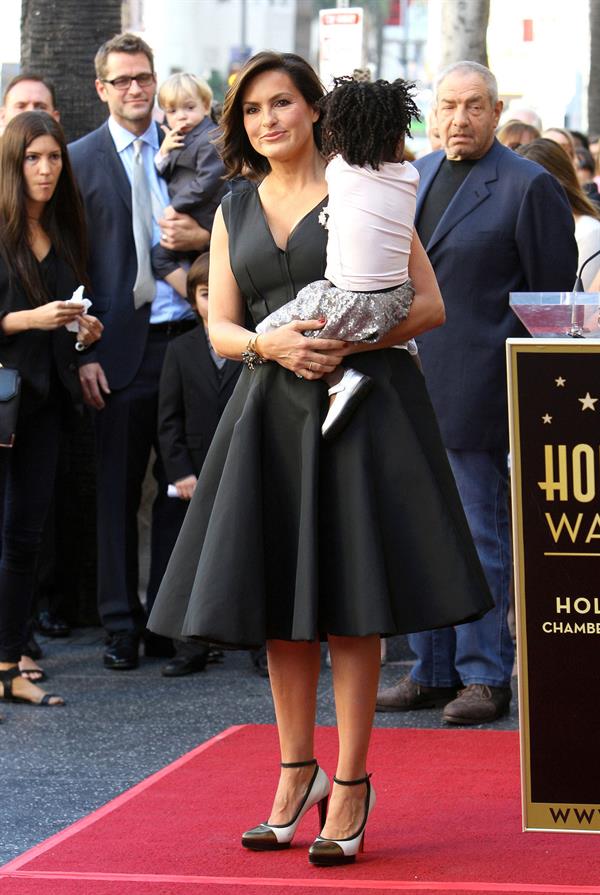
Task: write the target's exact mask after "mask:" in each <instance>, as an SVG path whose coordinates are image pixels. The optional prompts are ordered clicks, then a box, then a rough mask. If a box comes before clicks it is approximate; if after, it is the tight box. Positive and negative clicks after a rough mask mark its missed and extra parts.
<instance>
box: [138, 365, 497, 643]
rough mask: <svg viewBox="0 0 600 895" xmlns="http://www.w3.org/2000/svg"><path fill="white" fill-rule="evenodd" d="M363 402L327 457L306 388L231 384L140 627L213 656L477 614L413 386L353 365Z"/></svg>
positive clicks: (466, 555)
mask: <svg viewBox="0 0 600 895" xmlns="http://www.w3.org/2000/svg"><path fill="white" fill-rule="evenodd" d="M349 361H350V363H351V366H353V367H355V368H356V369H360V370H361V371H362V372H364V373H366V374H367V375H369V376H371V377H372V378H373V380H374V387H373V389H372V390H371V392H370V393H369V394H368V396H367V397H366V398H365V400H364V401H363V402H362V404H360V405H359V407H358V408H357V409H356V410H355V412H354V414H353V416H352V419H351V420H350V422H349V424H348V426H347V427H346V428H345V429H344V430H343V432H341V433H340V434H339V436H337V437H336V438H334V439H333V440H332V441H330V442H329V441H327V442H326V441H324V440H323V438H322V436H321V431H320V427H321V422H322V420H323V418H324V416H325V413H326V411H327V391H326V386H325V385H324V383H322V382H315V381H308V380H305V379H298V378H297V377H296V376H295V375H294V374H293V373H290V372H289V371H287V370H285V369H283V368H282V367H280V366H278V365H277V364H274V363H269V364H265V365H263V366H261V367H259V368H257V369H255V370H254V371H253V372H250V371H248V370H244V372H243V373H242V376H241V377H240V380H239V382H238V385H237V387H236V390H235V392H234V394H233V396H232V398H231V399H230V401H229V404H228V405H227V408H226V410H225V413H224V415H223V417H222V419H221V423H220V425H219V428H218V430H217V433H216V435H215V438H214V440H213V443H212V445H211V448H210V451H209V454H208V456H207V459H206V461H205V464H204V467H203V470H202V473H201V475H200V479H199V482H198V486H197V488H196V491H195V494H194V497H193V499H192V501H191V504H190V507H189V509H188V512H187V515H186V518H185V522H184V524H183V527H182V530H181V533H180V536H179V539H178V541H177V544H176V546H175V549H174V551H173V554H172V556H171V560H170V562H169V565H168V568H167V571H166V574H165V577H164V579H163V582H162V585H161V587H160V590H159V593H158V596H157V599H156V602H155V604H154V608H153V611H152V613H151V616H150V619H149V624H148V627H149V628H150V629H151V630H152V631H155V632H156V633H160V634H164V635H166V636H170V637H178V638H179V637H198V638H201V639H203V640H206V641H210V642H212V643H218V644H222V645H224V646H228V647H234V648H235V647H237V648H248V647H256V646H258V645H260V644H262V643H263V642H264V641H265V640H267V639H270V638H278V639H284V640H297V641H312V640H315V639H318V638H320V639H323V638H325V637H326V636H327V634H335V635H340V636H341V635H346V636H364V635H368V634H374V633H378V634H382V635H387V636H390V635H394V634H400V633H408V632H413V631H420V630H428V629H432V628H438V627H446V626H449V625H454V624H459V623H462V622H466V621H472V620H474V619H476V618H479V617H480V616H481V615H483V614H484V613H485V612H486V611H487V610H488V609H489V608H491V606H492V605H493V603H492V599H491V596H490V593H489V589H488V587H487V584H486V581H485V578H484V575H483V571H482V569H481V566H480V563H479V560H478V557H477V554H476V551H475V547H474V545H473V542H472V539H471V536H470V532H469V529H468V525H467V522H466V519H465V516H464V512H463V510H462V506H461V504H460V499H459V497H458V493H457V491H456V486H455V484H454V480H453V477H452V473H451V471H450V468H449V466H448V461H447V458H446V454H445V451H444V448H443V446H442V443H441V440H440V436H439V431H438V427H437V423H436V420H435V417H434V415H433V411H432V408H431V404H430V401H429V396H428V394H427V391H426V388H425V383H424V379H423V376H422V374H421V372H420V371H419V370H418V368H417V366H416V365H415V363H414V361H413V360H412V359H411V357H410V356H409V355H408V353H407V352H405V351H400V350H394V349H388V350H378V351H372V352H365V353H363V354H357V355H353V356H352V357H351V358H350V359H349Z"/></svg>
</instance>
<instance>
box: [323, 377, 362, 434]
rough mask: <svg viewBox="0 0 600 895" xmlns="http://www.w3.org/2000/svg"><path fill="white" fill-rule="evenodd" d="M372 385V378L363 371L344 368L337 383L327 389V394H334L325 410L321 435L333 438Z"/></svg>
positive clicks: (345, 423) (346, 422)
mask: <svg viewBox="0 0 600 895" xmlns="http://www.w3.org/2000/svg"><path fill="white" fill-rule="evenodd" d="M372 387H373V380H372V379H371V377H370V376H365V374H364V373H359V372H358V370H354V369H352V367H348V369H347V370H344V375H343V376H342V378H341V379H340V381H339V382H338V383H337V385H332V386H331V388H330V389H328V391H327V394H328V395H329V396H331V395H336V399H335V401H333V402H332V403H331V405H330V407H329V410H328V412H327V416H326V417H325V419H324V420H323V425H322V426H321V435H322V436H323V438H334V436H336V435H337V434H338V433H339V432H341V431H342V429H343V428H344V426H346V425H347V424H348V422H349V420H350V417H351V416H352V413H353V411H354V410H355V408H356V407H357V406H358V404H360V402H361V401H362V399H363V398H365V397H366V396H367V395H368V393H369V392H370V390H371V388H372Z"/></svg>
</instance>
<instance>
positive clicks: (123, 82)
mask: <svg viewBox="0 0 600 895" xmlns="http://www.w3.org/2000/svg"><path fill="white" fill-rule="evenodd" d="M100 80H101V81H102V83H103V84H110V86H111V87H114V88H115V90H129V88H130V87H131V82H132V81H135V83H136V84H137V85H138V87H142V88H143V87H150V85H151V84H154V82H155V81H156V75H155V74H154V72H153V71H143V72H141V73H140V74H139V75H121V76H120V77H119V78H113V79H112V80H109V79H108V78H101V79H100Z"/></svg>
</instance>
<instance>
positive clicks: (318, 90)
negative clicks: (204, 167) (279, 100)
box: [217, 50, 325, 180]
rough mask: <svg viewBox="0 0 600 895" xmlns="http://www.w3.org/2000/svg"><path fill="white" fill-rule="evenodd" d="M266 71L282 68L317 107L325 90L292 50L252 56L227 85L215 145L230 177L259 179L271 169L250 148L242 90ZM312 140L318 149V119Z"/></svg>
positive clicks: (306, 63) (307, 99) (319, 139)
mask: <svg viewBox="0 0 600 895" xmlns="http://www.w3.org/2000/svg"><path fill="white" fill-rule="evenodd" d="M266 71H283V72H285V73H286V74H287V75H288V76H289V77H290V79H291V80H292V81H293V83H294V86H295V87H296V89H297V90H299V91H300V93H301V94H302V96H303V97H304V99H305V100H306V102H307V103H308V105H309V106H313V107H316V106H317V105H318V103H319V100H320V99H321V97H322V96H323V95H324V93H325V88H324V87H323V85H322V84H321V81H320V80H319V78H318V76H317V74H316V72H315V70H314V69H313V68H312V66H311V65H309V63H308V62H307V61H306V60H305V59H303V58H302V56H297V55H296V54H295V53H275V52H273V51H271V50H264V51H262V52H260V53H256V55H254V56H252V57H251V58H250V59H248V61H247V62H246V63H245V65H244V66H243V68H242V69H241V70H240V72H239V74H238V76H237V78H236V79H235V81H234V82H233V84H232V85H231V87H230V88H229V90H228V92H227V95H226V97H225V102H224V104H223V115H222V117H221V120H220V122H219V123H220V127H221V131H222V133H221V137H220V139H219V141H218V143H217V147H218V149H219V152H220V154H221V157H222V159H223V162H224V164H225V167H226V169H227V178H228V179H229V180H231V179H232V178H233V177H237V176H238V175H239V174H244V175H245V176H247V177H250V178H251V179H255V180H261V179H262V178H263V177H265V176H266V175H267V174H268V173H269V171H270V170H271V166H270V165H269V162H268V160H267V159H266V158H265V157H264V156H263V155H261V154H260V153H258V152H256V150H255V149H253V148H252V146H251V144H250V141H249V139H248V136H247V134H246V129H245V127H244V110H243V107H242V103H243V97H244V94H245V92H246V90H247V88H248V86H249V85H250V83H251V81H252V80H253V79H254V78H255V77H257V75H261V74H263V73H264V72H266ZM313 133H314V136H315V143H316V145H317V148H318V149H321V132H320V122H319V121H317V122H316V123H315V124H314V125H313Z"/></svg>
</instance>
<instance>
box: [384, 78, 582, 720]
mask: <svg viewBox="0 0 600 895" xmlns="http://www.w3.org/2000/svg"><path fill="white" fill-rule="evenodd" d="M501 111H502V102H501V101H500V100H499V99H498V87H497V84H496V79H495V77H494V75H493V74H492V72H491V71H490V70H489V69H487V68H485V67H484V66H482V65H478V64H477V63H474V62H459V63H456V64H454V65H452V66H450V67H448V68H447V69H445V70H444V71H443V72H442V73H441V75H440V77H439V79H438V82H437V88H436V119H437V125H438V130H439V133H440V139H441V142H442V149H441V150H440V151H439V152H433V153H431V154H430V155H428V156H425V157H424V158H422V159H419V160H418V161H417V162H415V165H416V167H417V168H418V169H419V173H420V175H421V181H420V186H419V192H418V195H417V217H416V225H417V231H418V233H419V236H420V238H421V241H422V243H423V245H424V246H425V248H426V250H427V253H428V255H429V259H430V261H431V263H432V265H433V268H434V270H435V273H436V276H437V279H438V282H439V285H440V289H441V291H442V295H443V297H444V303H445V306H446V324H445V326H443V327H440V328H439V329H438V330H435V331H432V332H431V333H426V334H425V335H424V336H423V337H422V338H421V339H420V349H421V358H422V362H423V368H424V371H425V377H426V380H427V386H428V389H429V392H430V394H431V398H432V400H433V404H434V407H435V410H436V413H437V416H438V420H439V423H440V428H441V430H442V437H443V440H444V444H445V446H446V449H447V452H448V457H449V459H450V464H451V466H452V470H453V472H454V477H455V479H456V483H457V485H458V490H459V492H460V495H461V499H462V501H463V505H464V508H465V511H466V514H467V519H468V521H469V525H470V527H471V531H472V534H473V538H474V540H475V544H476V546H477V550H478V553H479V558H480V560H481V563H482V566H483V569H484V571H485V573H486V577H487V580H488V583H489V585H490V589H491V591H492V594H493V596H494V601H495V604H496V605H495V608H494V609H493V610H491V611H490V612H488V613H487V615H485V616H484V617H483V618H482V619H480V620H479V621H476V622H472V623H470V624H466V625H460V626H458V627H456V628H446V629H443V630H440V631H428V632H424V633H421V634H413V635H410V637H409V641H410V645H411V648H412V649H413V650H414V652H415V653H416V655H417V662H416V665H415V667H414V668H413V670H412V672H411V674H410V675H408V676H407V677H405V678H403V679H402V680H401V681H399V682H398V683H397V684H396V685H395V686H394V687H391V688H389V689H387V690H384V691H382V692H380V693H379V695H378V709H379V710H380V711H407V710H410V709H416V708H426V707H430V706H434V705H443V704H445V709H444V715H443V718H444V720H445V721H446V722H448V723H452V724H480V723H482V722H489V721H494V720H495V719H496V718H499V717H500V716H501V715H503V714H505V713H506V712H507V711H508V708H509V705H510V700H511V687H510V681H511V673H512V666H513V658H514V648H513V643H512V639H511V636H510V633H509V630H508V625H507V611H508V603H509V587H510V581H511V572H512V569H511V551H510V538H509V524H508V488H507V454H508V422H507V394H506V372H505V348H504V345H505V341H506V339H507V338H509V337H513V336H524V335H526V332H525V330H524V329H523V327H522V326H521V325H520V323H519V322H518V320H517V318H516V316H515V315H514V314H513V313H512V311H511V310H510V307H509V303H508V297H509V293H510V292H530V291H545V290H550V291H557V292H561V291H568V290H570V289H571V288H572V286H573V283H574V280H575V275H576V265H577V246H576V243H575V238H574V225H573V215H572V214H571V211H570V209H569V206H568V204H567V201H566V198H565V196H564V193H563V191H562V188H561V187H560V185H559V184H558V182H557V181H556V180H555V179H554V178H553V177H552V176H551V175H550V174H548V173H547V172H546V171H545V170H544V169H543V168H541V167H540V166H539V165H536V164H535V163H532V162H528V160H527V159H523V158H521V157H520V156H518V155H516V153H514V152H512V150H510V149H507V148H506V147H504V146H502V145H500V143H498V141H497V140H496V139H495V137H494V134H495V130H496V126H497V124H498V119H499V117H500V113H501ZM459 691H460V692H459Z"/></svg>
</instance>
